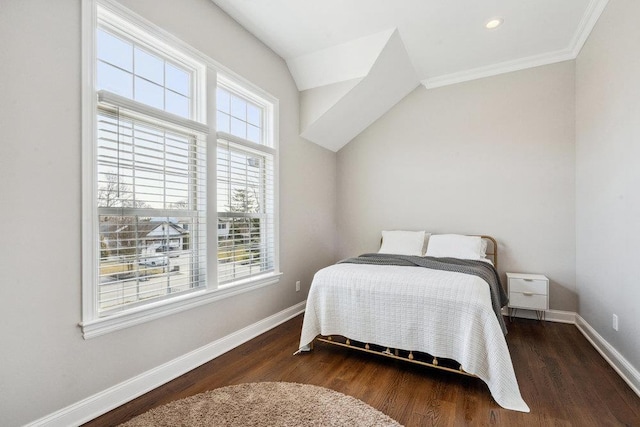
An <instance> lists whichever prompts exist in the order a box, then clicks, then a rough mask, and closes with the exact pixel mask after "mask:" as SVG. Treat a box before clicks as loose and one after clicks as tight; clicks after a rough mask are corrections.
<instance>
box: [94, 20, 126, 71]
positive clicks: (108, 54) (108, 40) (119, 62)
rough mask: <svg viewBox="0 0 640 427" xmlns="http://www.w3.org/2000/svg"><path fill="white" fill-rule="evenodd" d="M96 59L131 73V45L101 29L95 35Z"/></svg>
mask: <svg viewBox="0 0 640 427" xmlns="http://www.w3.org/2000/svg"><path fill="white" fill-rule="evenodd" d="M97 44H98V46H97V47H98V53H97V54H98V59H101V60H103V61H105V62H108V63H109V64H112V65H115V66H116V67H120V68H123V69H124V70H126V71H129V72H132V71H133V45H132V44H131V43H127V42H125V41H123V40H121V39H119V38H118V37H116V36H113V35H111V34H109V33H107V32H106V31H104V30H102V29H98V34H97Z"/></svg>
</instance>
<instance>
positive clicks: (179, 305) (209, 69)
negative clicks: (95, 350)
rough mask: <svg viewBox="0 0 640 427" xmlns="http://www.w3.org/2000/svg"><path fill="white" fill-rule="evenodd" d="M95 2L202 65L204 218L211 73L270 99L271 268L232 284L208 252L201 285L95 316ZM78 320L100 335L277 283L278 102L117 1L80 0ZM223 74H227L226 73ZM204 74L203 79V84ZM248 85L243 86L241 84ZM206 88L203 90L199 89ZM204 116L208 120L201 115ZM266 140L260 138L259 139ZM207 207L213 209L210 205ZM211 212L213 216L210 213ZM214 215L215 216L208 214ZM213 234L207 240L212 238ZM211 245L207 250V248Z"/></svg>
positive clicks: (212, 140)
mask: <svg viewBox="0 0 640 427" xmlns="http://www.w3.org/2000/svg"><path fill="white" fill-rule="evenodd" d="M98 6H100V7H101V8H103V10H105V11H106V13H108V14H109V19H113V20H117V21H118V22H119V23H120V24H122V25H124V26H127V28H128V29H129V30H130V31H131V34H134V35H135V33H138V34H144V37H145V38H148V36H149V35H150V36H151V37H152V38H155V39H157V40H158V41H160V42H161V43H162V44H164V45H167V46H170V47H171V48H170V50H171V55H176V56H177V57H179V58H185V59H186V60H187V61H189V60H190V58H194V59H195V60H196V61H198V62H200V63H202V64H204V65H205V68H204V69H200V70H199V72H200V73H202V74H201V75H202V76H205V78H203V79H194V80H195V82H194V85H195V86H194V93H200V94H203V96H196V97H197V99H198V101H197V102H199V103H200V104H199V105H197V106H196V111H198V114H197V116H196V118H195V119H196V120H197V121H198V122H201V123H205V122H208V124H209V126H210V127H211V130H210V131H209V140H208V151H207V153H208V154H207V156H208V160H207V161H208V170H207V171H206V174H207V186H208V193H209V195H208V197H207V199H208V200H209V202H207V203H208V206H207V218H208V220H207V223H208V224H214V223H216V222H217V207H216V206H215V200H216V197H215V191H216V190H215V189H216V171H215V165H216V162H215V156H216V149H215V147H216V146H217V137H216V132H215V115H216V109H215V87H216V85H215V84H214V82H216V78H217V77H220V78H224V79H225V84H229V85H233V87H234V88H238V90H239V91H242V92H244V93H249V94H251V93H254V94H257V95H258V96H261V97H263V98H264V99H265V100H267V101H268V102H269V103H270V104H271V108H270V114H271V117H272V120H271V121H270V124H272V125H273V129H269V130H270V132H269V133H268V134H270V135H272V138H273V139H272V140H271V141H269V144H268V146H270V147H271V148H272V149H273V150H274V151H275V154H274V216H275V219H274V236H275V244H274V251H275V253H274V272H273V273H269V274H265V275H262V276H255V277H252V278H251V279H250V280H239V281H236V282H234V283H233V284H227V285H220V286H218V284H217V276H218V275H217V255H216V256H209V257H208V262H207V282H208V283H207V288H206V289H203V290H201V291H196V292H192V293H189V294H186V295H182V296H178V297H176V298H172V299H169V300H162V301H157V302H154V303H150V304H147V305H144V306H139V307H135V308H131V309H128V310H124V311H122V312H119V313H117V314H113V315H110V316H107V317H102V318H100V317H98V316H97V312H96V304H95V289H96V286H95V284H96V283H97V280H98V269H97V268H96V267H95V265H94V264H95V259H96V257H97V253H98V252H97V244H96V236H97V227H98V221H97V220H96V218H97V210H98V208H97V203H96V191H95V186H96V182H95V181H96V177H95V172H96V169H95V159H94V157H95V138H96V135H97V130H96V129H97V123H96V112H97V102H98V101H97V97H96V92H95V71H96V70H95V68H96V65H95V61H96V30H97V28H98V18H97V17H98ZM82 54H83V66H82V138H83V142H82V174H83V185H82V243H83V245H82V258H83V271H82V321H81V322H80V323H79V326H80V327H81V329H82V334H83V337H84V338H85V339H89V338H93V337H96V336H100V335H104V334H107V333H109V332H112V331H116V330H120V329H124V328H127V327H130V326H133V325H137V324H140V323H144V322H148V321H151V320H154V319H158V318H160V317H164V316H168V315H171V314H175V313H178V312H181V311H185V310H189V309H192V308H194V307H198V306H201V305H203V304H208V303H211V302H214V301H219V300H221V299H224V298H229V297H231V296H234V295H238V294H241V293H245V292H249V291H252V290H255V289H258V288H262V287H264V286H269V285H274V284H277V283H279V281H280V276H281V275H282V273H281V272H280V264H279V253H280V251H279V209H278V205H279V203H278V201H279V185H278V184H279V170H278V166H279V153H278V147H277V145H278V141H279V128H278V123H279V118H278V111H279V102H278V100H277V99H276V98H275V97H273V96H272V95H270V94H269V93H267V92H266V91H264V90H262V89H260V88H258V87H256V86H255V85H253V84H252V83H250V82H249V81H247V80H245V79H244V78H242V77H241V76H237V75H236V74H235V73H233V72H232V71H231V70H229V69H227V68H226V67H224V66H223V65H221V64H219V63H218V62H216V61H215V60H213V59H212V58H210V57H208V56H206V55H204V54H202V53H201V52H199V51H197V50H196V49H194V48H192V47H191V46H189V45H188V44H186V43H184V42H183V41H181V40H180V39H178V38H176V37H175V36H173V35H172V34H170V33H168V32H166V31H165V30H163V29H161V28H158V27H157V26H156V25H154V24H152V23H151V22H149V21H147V20H146V19H144V18H142V17H140V16H139V15H137V14H135V13H133V12H132V11H130V10H129V9H127V8H125V7H123V6H121V5H120V4H119V3H117V2H115V1H113V0H83V2H82ZM227 76H228V77H227ZM205 79H206V80H208V81H209V84H208V85H207V83H206V81H205ZM245 88H248V89H245ZM205 91H208V94H206V95H204V94H205ZM207 119H208V120H207ZM265 142H266V141H265ZM212 209H213V210H212ZM211 215H213V217H212V216H211ZM212 218H215V221H213V220H212ZM212 238H213V240H212ZM207 249H208V252H209V253H210V254H211V253H214V254H217V228H214V227H208V228H207ZM212 251H213V252H212Z"/></svg>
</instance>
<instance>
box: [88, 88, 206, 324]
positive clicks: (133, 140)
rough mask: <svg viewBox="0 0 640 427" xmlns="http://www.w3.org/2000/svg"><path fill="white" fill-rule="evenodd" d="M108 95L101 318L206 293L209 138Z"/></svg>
mask: <svg viewBox="0 0 640 427" xmlns="http://www.w3.org/2000/svg"><path fill="white" fill-rule="evenodd" d="M101 95H103V94H101ZM104 95H107V96H102V97H101V99H103V100H104V99H108V102H101V103H100V104H99V108H98V116H97V147H96V159H97V163H96V173H97V186H98V188H97V203H98V217H99V218H98V227H99V230H98V233H99V245H100V256H99V284H98V292H97V311H98V313H99V315H105V314H108V313H111V312H113V311H120V310H123V309H125V308H129V307H132V306H135V305H139V304H141V303H147V302H151V301H154V300H159V299H164V298H167V297H169V296H175V295H176V294H181V293H186V292H190V291H193V290H194V289H198V288H200V287H203V286H205V274H204V267H203V266H204V265H205V257H206V246H205V239H204V235H205V212H206V211H205V208H206V189H205V187H204V171H205V168H206V155H205V145H204V135H203V134H202V133H201V132H199V131H198V130H195V129H189V128H188V127H184V126H179V125H177V124H175V123H173V122H180V121H183V122H185V123H188V121H186V120H182V119H181V120H178V119H175V118H171V117H168V119H169V120H164V121H163V120H160V119H159V118H158V117H161V116H162V115H163V114H166V113H164V112H162V111H160V110H157V111H154V110H151V109H149V108H148V107H146V108H145V106H143V105H137V103H136V102H135V101H130V100H128V102H127V105H126V106H120V105H118V99H119V97H117V96H108V95H109V94H104ZM132 106H133V107H136V106H137V107H138V108H137V109H135V108H131V107H132ZM147 110H149V111H150V112H152V113H153V114H145V111H147ZM152 116H155V117H152Z"/></svg>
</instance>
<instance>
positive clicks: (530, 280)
mask: <svg viewBox="0 0 640 427" xmlns="http://www.w3.org/2000/svg"><path fill="white" fill-rule="evenodd" d="M522 280H524V281H525V282H533V279H522Z"/></svg>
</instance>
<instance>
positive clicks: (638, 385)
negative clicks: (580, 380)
mask: <svg viewBox="0 0 640 427" xmlns="http://www.w3.org/2000/svg"><path fill="white" fill-rule="evenodd" d="M576 327H577V328H578V330H579V331H580V332H582V335H584V336H585V338H586V339H587V340H588V341H589V342H590V343H591V345H593V347H594V348H595V349H596V350H597V351H598V353H600V354H601V355H602V357H604V360H606V361H607V362H608V363H609V365H611V367H612V368H613V369H614V370H615V371H616V372H617V373H618V375H620V377H621V378H622V379H623V380H624V381H625V382H626V383H627V384H628V385H629V387H631V390H633V391H634V392H635V393H636V394H637V395H638V396H640V372H638V370H637V369H636V368H634V367H633V365H631V363H629V362H628V361H627V359H625V358H624V357H623V356H622V355H621V354H620V353H619V352H618V350H616V349H615V348H613V346H612V345H611V344H609V343H608V342H607V341H606V340H605V339H604V338H602V336H601V335H600V334H599V333H598V332H597V331H596V330H595V329H593V328H592V327H591V325H589V324H588V323H587V321H586V320H584V319H583V318H582V316H580V315H579V314H576Z"/></svg>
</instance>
